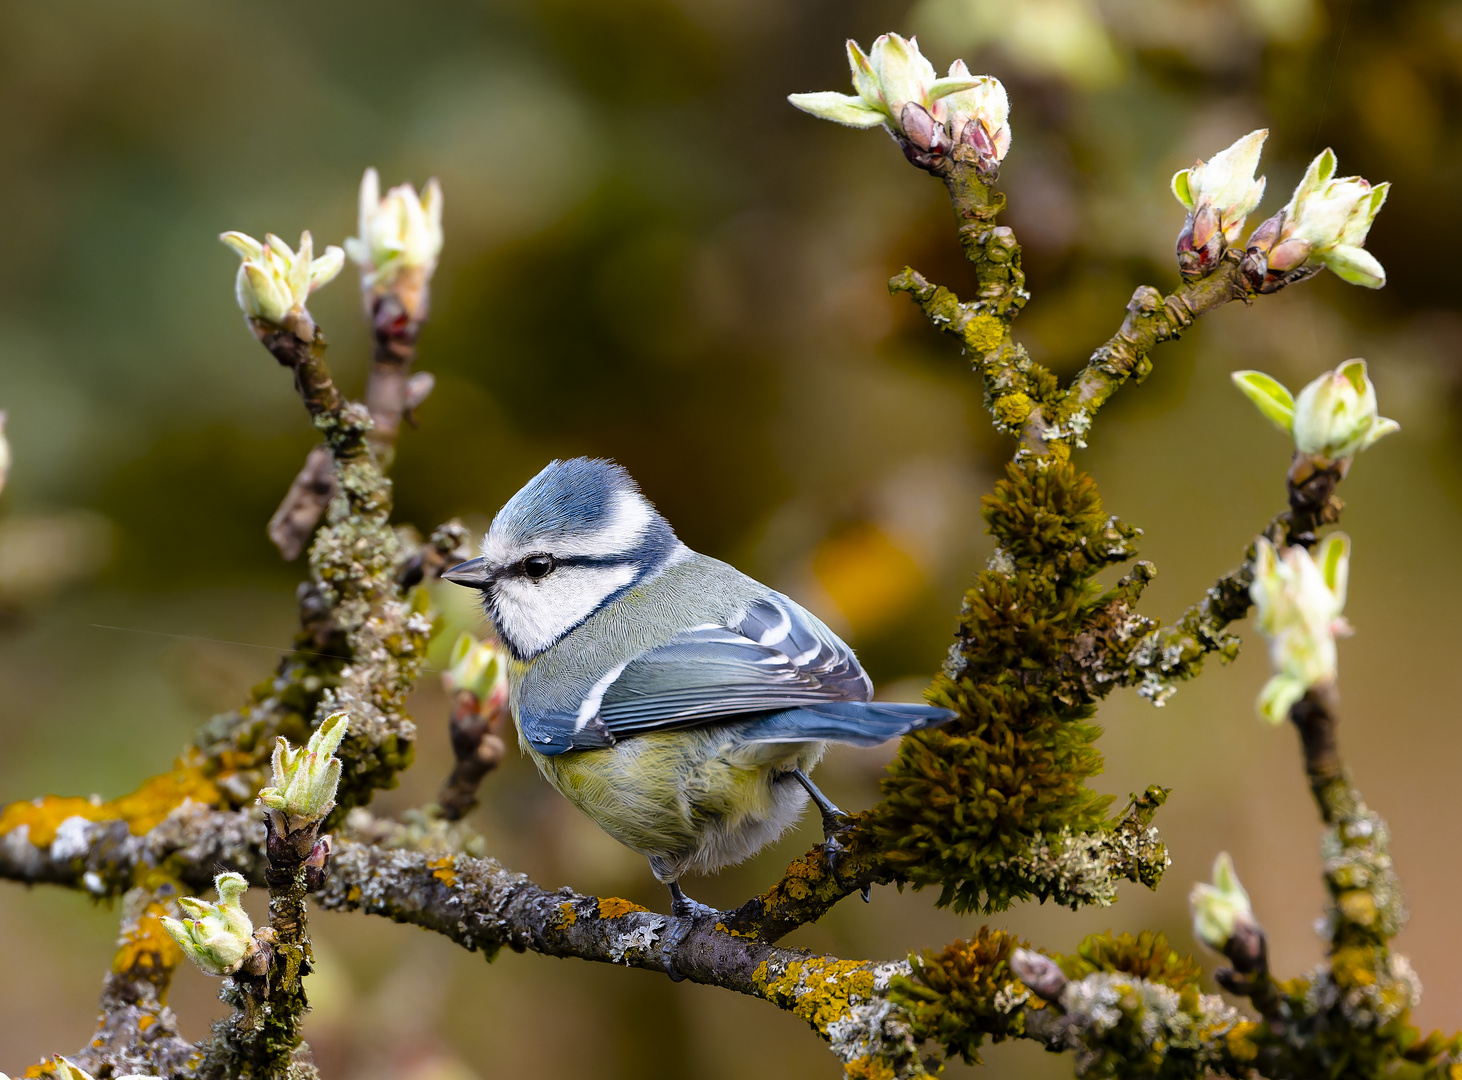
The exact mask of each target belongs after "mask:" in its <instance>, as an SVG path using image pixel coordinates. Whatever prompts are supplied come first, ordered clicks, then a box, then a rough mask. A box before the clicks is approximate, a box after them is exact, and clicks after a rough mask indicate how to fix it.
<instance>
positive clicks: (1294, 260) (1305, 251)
mask: <svg viewBox="0 0 1462 1080" xmlns="http://www.w3.org/2000/svg"><path fill="white" fill-rule="evenodd" d="M1309 257H1310V244H1309V241H1307V240H1301V239H1299V238H1298V237H1292V238H1291V239H1289V240H1284V241H1281V242H1280V243H1278V244H1275V245H1274V247H1272V248H1271V249H1270V250H1269V269H1270V270H1273V271H1275V272H1277V273H1280V274H1287V273H1289V272H1290V271H1291V270H1293V269H1295V268H1296V267H1298V266H1299V265H1300V264H1301V263H1303V262H1304V261H1305V260H1306V259H1308V258H1309Z"/></svg>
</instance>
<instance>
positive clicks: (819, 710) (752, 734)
mask: <svg viewBox="0 0 1462 1080" xmlns="http://www.w3.org/2000/svg"><path fill="white" fill-rule="evenodd" d="M954 716H955V714H954V712H953V711H952V710H950V709H940V708H936V707H934V706H933V705H905V704H901V703H897V702H889V701H830V702H827V703H826V704H818V705H805V706H803V707H802V708H800V709H783V710H782V711H781V712H774V713H768V714H766V715H764V716H759V717H757V718H756V719H754V720H747V721H745V723H744V726H743V727H742V728H741V730H740V731H739V732H738V734H739V735H740V736H741V737H742V738H744V739H746V741H748V742H807V741H812V740H815V739H826V740H828V741H831V742H844V743H852V744H853V745H855V746H877V745H878V744H879V743H885V742H888V740H889V739H896V738H898V737H899V736H900V735H905V734H907V733H908V732H910V731H917V730H918V729H920V728H927V727H937V726H939V725H940V724H943V723H946V722H947V721H949V720H952V719H954Z"/></svg>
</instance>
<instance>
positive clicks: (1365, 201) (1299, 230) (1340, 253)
mask: <svg viewBox="0 0 1462 1080" xmlns="http://www.w3.org/2000/svg"><path fill="white" fill-rule="evenodd" d="M1335 169H1336V160H1335V152H1334V151H1333V150H1330V149H1326V150H1324V151H1322V152H1321V153H1320V155H1319V156H1318V157H1316V158H1315V160H1314V161H1312V162H1310V167H1309V168H1308V169H1306V170H1305V175H1304V177H1303V178H1301V180H1300V182H1299V186H1297V187H1296V188H1295V190H1294V194H1293V195H1292V196H1291V197H1290V200H1289V204H1288V205H1287V206H1285V208H1284V209H1283V210H1281V211H1280V212H1279V213H1278V214H1276V215H1275V216H1274V217H1272V218H1270V219H1269V220H1267V221H1265V222H1264V224H1262V225H1260V226H1259V228H1257V229H1255V230H1254V233H1253V235H1252V236H1250V237H1249V247H1248V256H1247V258H1246V259H1245V273H1246V275H1247V276H1248V278H1249V282H1250V284H1251V285H1252V286H1253V287H1254V288H1256V289H1258V290H1259V291H1260V292H1274V291H1276V290H1278V289H1280V288H1283V287H1284V285H1285V284H1287V282H1288V281H1290V280H1294V279H1296V278H1298V277H1300V276H1306V275H1307V272H1310V273H1312V272H1314V271H1316V270H1319V269H1321V268H1329V269H1330V270H1331V271H1333V272H1334V273H1335V274H1337V275H1339V277H1340V278H1341V279H1342V280H1344V281H1348V282H1350V283H1351V284H1352V285H1364V286H1365V287H1366V288H1368V289H1379V288H1380V287H1381V286H1382V285H1384V284H1386V270H1385V268H1384V267H1383V266H1382V265H1381V264H1380V263H1379V262H1378V261H1377V260H1376V257H1375V256H1374V255H1372V254H1371V253H1370V252H1368V251H1366V250H1365V248H1364V247H1363V246H1362V245H1363V244H1364V243H1365V240H1366V236H1367V234H1368V233H1369V232H1370V229H1371V225H1372V223H1373V222H1374V221H1375V220H1376V215H1377V214H1378V213H1379V212H1380V210H1381V206H1382V205H1383V204H1384V203H1385V201H1386V195H1387V193H1388V192H1389V191H1390V190H1391V185H1390V184H1389V183H1386V184H1376V185H1375V186H1374V187H1373V186H1372V185H1371V184H1370V182H1369V181H1367V180H1364V179H1362V178H1361V177H1359V176H1344V177H1338V178H1337V177H1336V176H1335Z"/></svg>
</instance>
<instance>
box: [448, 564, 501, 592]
mask: <svg viewBox="0 0 1462 1080" xmlns="http://www.w3.org/2000/svg"><path fill="white" fill-rule="evenodd" d="M442 580H443V581H450V582H451V583H452V584H453V585H466V586H467V587H468V588H469V589H486V588H487V587H488V586H489V585H491V584H492V574H490V573H489V572H488V569H487V563H486V562H484V561H483V560H482V559H469V560H468V561H467V562H464V563H459V564H458V565H457V566H454V567H452V569H450V570H447V571H444V572H443V573H442Z"/></svg>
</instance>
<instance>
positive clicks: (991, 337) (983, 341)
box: [964, 315, 1005, 356]
mask: <svg viewBox="0 0 1462 1080" xmlns="http://www.w3.org/2000/svg"><path fill="white" fill-rule="evenodd" d="M1004 338H1005V324H1004V323H1003V322H1001V321H1000V320H999V319H997V318H996V317H995V316H994V315H976V316H975V317H974V318H973V319H971V320H970V321H969V322H968V323H967V324H965V328H964V339H965V344H967V345H968V346H969V347H970V348H971V349H972V350H974V351H975V352H976V353H979V354H980V355H982V356H983V355H984V354H985V353H987V352H990V351H991V350H993V349H995V348H996V347H998V346H999V344H1000V342H1001V341H1002V340H1004Z"/></svg>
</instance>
